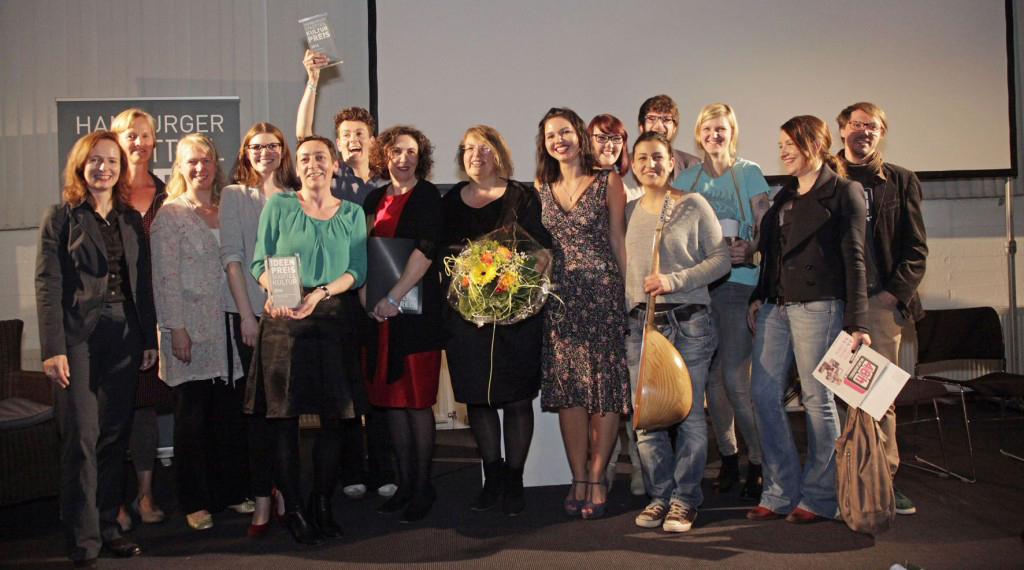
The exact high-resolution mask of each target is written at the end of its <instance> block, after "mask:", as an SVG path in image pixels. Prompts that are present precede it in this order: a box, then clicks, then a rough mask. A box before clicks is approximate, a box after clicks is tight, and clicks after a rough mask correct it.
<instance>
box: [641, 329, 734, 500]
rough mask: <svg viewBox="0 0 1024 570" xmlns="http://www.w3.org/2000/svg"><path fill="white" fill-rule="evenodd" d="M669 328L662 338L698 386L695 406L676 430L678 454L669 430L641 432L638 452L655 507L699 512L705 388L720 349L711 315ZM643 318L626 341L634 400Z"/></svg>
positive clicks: (704, 449)
mask: <svg viewBox="0 0 1024 570" xmlns="http://www.w3.org/2000/svg"><path fill="white" fill-rule="evenodd" d="M669 320H670V323H669V324H667V325H664V326H658V327H656V328H657V329H658V332H660V333H661V334H663V335H665V338H667V339H668V340H669V342H671V343H672V345H673V346H675V347H676V350H678V351H679V354H680V356H682V357H683V362H685V363H686V368H687V369H688V370H689V372H690V383H691V384H692V385H693V406H692V408H691V409H690V415H688V416H687V417H686V419H685V420H683V421H682V422H680V423H679V424H677V425H676V426H674V427H671V428H668V429H675V430H676V449H675V451H674V452H673V450H672V441H671V439H670V438H669V431H668V429H662V430H655V431H647V430H639V431H637V434H636V435H637V449H638V451H639V452H640V463H641V465H642V466H643V474H644V487H646V489H647V494H648V495H650V496H651V498H652V499H653V500H654V501H657V502H659V503H662V504H664V505H666V506H667V505H668V503H669V502H670V501H676V502H679V503H682V504H683V505H685V506H687V507H692V508H695V509H696V508H698V507H700V505H701V503H702V502H704V495H703V494H702V493H701V489H700V483H701V480H702V479H703V478H704V465H705V463H706V462H707V457H708V426H707V423H706V422H705V420H704V388H705V386H706V384H707V380H708V367H709V366H710V365H711V355H712V354H714V352H715V346H716V345H717V344H718V334H717V333H716V331H715V324H714V322H713V321H712V320H711V315H710V314H709V312H708V311H707V310H703V311H701V312H699V313H697V314H695V315H693V316H692V317H690V320H688V321H683V322H678V321H676V320H675V318H674V317H673V316H672V315H671V314H670V315H669ZM643 326H644V314H643V313H641V314H640V316H639V317H637V318H636V319H630V323H629V331H630V332H629V338H628V339H627V340H626V363H627V364H628V365H629V377H630V383H631V386H632V390H633V395H634V397H635V396H636V381H637V372H638V371H639V368H640V348H641V339H642V335H643Z"/></svg>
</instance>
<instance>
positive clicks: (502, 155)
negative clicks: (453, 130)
mask: <svg viewBox="0 0 1024 570" xmlns="http://www.w3.org/2000/svg"><path fill="white" fill-rule="evenodd" d="M469 135H473V136H475V137H476V138H478V139H480V140H482V141H484V143H486V144H487V145H488V146H490V147H491V150H493V151H494V164H495V166H497V167H498V178H504V179H505V180H508V179H509V178H512V172H513V170H514V169H513V167H512V154H511V153H509V151H508V145H507V144H505V139H504V137H502V136H501V133H499V132H498V131H497V129H495V128H494V127H488V126H487V125H473V126H472V127H469V128H468V129H466V132H465V134H463V135H462V140H460V141H459V152H457V153H456V154H455V164H457V165H459V171H460V172H462V173H463V174H465V173H466V162H465V161H464V160H463V158H464V157H465V155H466V151H465V150H463V145H465V144H466V137H468V136H469Z"/></svg>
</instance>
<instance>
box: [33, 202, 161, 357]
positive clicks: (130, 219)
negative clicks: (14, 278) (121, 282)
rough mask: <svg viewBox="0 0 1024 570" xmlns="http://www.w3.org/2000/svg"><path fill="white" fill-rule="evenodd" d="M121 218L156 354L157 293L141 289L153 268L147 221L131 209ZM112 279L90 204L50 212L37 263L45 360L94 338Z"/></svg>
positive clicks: (140, 308) (132, 278) (139, 308)
mask: <svg viewBox="0 0 1024 570" xmlns="http://www.w3.org/2000/svg"><path fill="white" fill-rule="evenodd" d="M119 212H120V213H119V215H118V218H117V219H118V227H119V228H120V230H121V242H122V243H123V244H124V256H125V261H126V263H127V265H128V277H129V283H130V286H131V293H132V300H133V301H134V304H135V309H136V310H135V312H136V314H137V316H138V319H139V326H140V327H141V329H140V330H141V331H142V334H143V339H142V346H143V348H144V349H155V348H156V311H155V310H154V308H153V291H152V288H150V287H140V286H139V282H140V279H142V280H146V279H147V275H146V274H147V272H148V271H149V266H150V263H149V255H148V253H147V252H146V248H145V247H144V246H143V243H144V240H145V237H144V235H143V231H142V216H141V215H140V214H139V213H138V212H136V211H135V210H134V209H132V208H128V207H123V208H122V209H121V210H120V211H119ZM108 273H109V268H108V266H107V257H106V246H105V245H104V244H103V236H102V234H101V233H100V228H99V224H98V223H97V222H96V218H95V216H94V214H93V210H92V207H91V206H90V205H89V204H88V203H87V202H85V201H83V202H82V203H81V204H79V205H78V206H71V205H70V204H67V203H62V204H56V205H53V206H50V207H49V208H48V209H47V210H46V213H45V214H43V221H42V222H41V223H40V226H39V253H38V256H37V257H36V308H37V310H38V313H39V339H40V344H41V352H42V354H41V356H42V359H43V360H46V359H47V358H50V357H52V356H56V355H59V354H67V347H69V346H72V345H75V344H78V343H80V342H83V341H85V340H86V339H88V338H89V335H90V334H92V331H93V329H94V328H96V323H97V321H98V320H99V310H100V309H101V308H102V307H103V304H104V295H105V293H106V291H107V274H108Z"/></svg>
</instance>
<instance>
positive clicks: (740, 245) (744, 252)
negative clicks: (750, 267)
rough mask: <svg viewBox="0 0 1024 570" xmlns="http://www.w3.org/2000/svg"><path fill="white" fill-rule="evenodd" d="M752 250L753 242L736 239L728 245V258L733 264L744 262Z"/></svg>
mask: <svg viewBox="0 0 1024 570" xmlns="http://www.w3.org/2000/svg"><path fill="white" fill-rule="evenodd" d="M753 252H754V242H750V241H746V240H742V239H736V240H735V241H733V242H732V245H730V246H729V259H730V260H731V261H732V264H733V265H740V264H742V263H746V261H747V258H748V257H749V256H750V254H751V253H753Z"/></svg>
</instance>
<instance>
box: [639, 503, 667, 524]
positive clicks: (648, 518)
mask: <svg viewBox="0 0 1024 570" xmlns="http://www.w3.org/2000/svg"><path fill="white" fill-rule="evenodd" d="M663 520H665V505H663V504H661V503H651V504H649V505H647V507H646V508H644V512H642V513H640V514H639V515H637V516H636V526H639V527H643V528H658V527H659V526H660V525H661V522H662V521H663Z"/></svg>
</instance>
